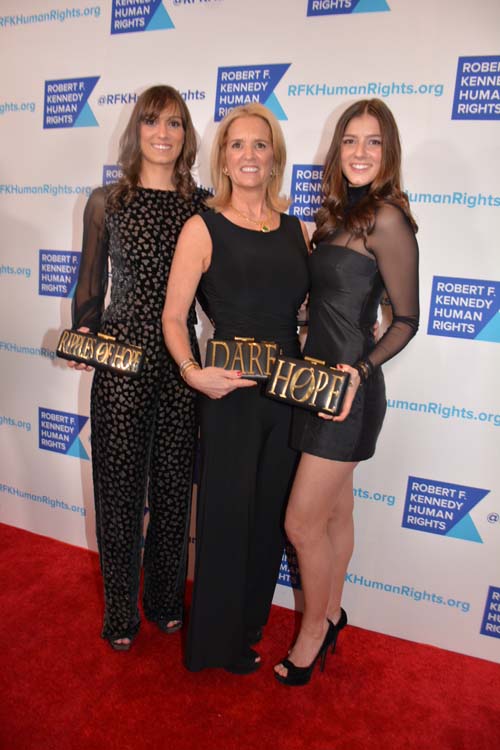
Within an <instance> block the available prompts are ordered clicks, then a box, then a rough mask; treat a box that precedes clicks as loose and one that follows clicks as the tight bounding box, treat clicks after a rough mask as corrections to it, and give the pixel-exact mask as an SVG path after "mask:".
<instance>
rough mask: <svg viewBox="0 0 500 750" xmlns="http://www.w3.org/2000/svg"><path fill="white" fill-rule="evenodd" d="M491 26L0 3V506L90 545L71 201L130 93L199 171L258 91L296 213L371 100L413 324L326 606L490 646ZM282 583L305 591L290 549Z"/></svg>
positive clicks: (496, 540) (373, 1) (494, 412)
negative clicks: (399, 207) (165, 125)
mask: <svg viewBox="0 0 500 750" xmlns="http://www.w3.org/2000/svg"><path fill="white" fill-rule="evenodd" d="M499 28H500V5H499V4H498V1H497V0H479V1H478V2H475V3H471V2H461V3H457V2H455V0H441V2H438V3H437V2H435V0H419V2H415V0H387V2H386V0H77V1H76V2H75V1H74V0H65V1H64V2H63V1H62V0H24V2H22V3H19V2H18V1H17V0H3V1H2V3H1V9H0V61H1V71H2V72H1V79H2V88H1V93H0V139H1V149H0V201H1V203H0V208H1V238H0V247H1V258H0V305H1V315H0V363H1V372H2V388H1V391H0V461H1V469H0V519H1V520H2V521H4V522H6V523H8V524H12V525H14V526H18V527H21V528H24V529H29V530H32V531H35V532H38V533H40V534H45V535H47V536H50V537H54V538H57V539H61V540H64V541H66V542H69V543H71V544H76V545H80V546H83V547H90V548H92V549H95V530H94V515H93V497H92V482H91V463H90V441H89V391H90V383H91V376H90V375H89V374H87V373H83V374H76V373H74V372H71V371H70V370H68V369H67V368H66V366H65V364H64V363H63V362H61V361H59V360H57V359H56V358H55V355H54V348H55V345H56V342H57V338H58V334H59V332H60V330H61V329H62V328H63V327H66V326H68V325H70V320H71V316H70V308H71V296H72V294H73V290H74V287H75V282H76V278H77V274H78V267H79V263H80V249H81V230H82V213H83V209H84V205H85V201H86V198H87V196H88V194H89V192H90V190H91V189H92V188H93V187H95V186H97V185H100V184H103V183H107V182H111V181H113V180H114V179H116V175H117V167H116V159H117V146H118V139H119V136H120V134H121V132H122V130H123V128H124V127H125V124H126V122H127V119H128V117H129V115H130V112H131V109H132V106H133V103H134V101H135V99H136V97H137V95H138V93H140V92H141V91H142V90H143V89H144V88H146V87H147V86H150V85H153V84H157V83H169V84H171V85H173V86H175V87H176V88H178V89H179V90H180V91H181V92H182V94H183V96H184V98H185V100H186V102H187V103H188V105H189V107H190V109H191V113H192V115H193V119H194V122H195V124H196V127H197V131H198V134H199V138H200V153H199V160H198V177H199V181H200V183H202V184H203V185H205V186H209V185H210V176H209V169H208V154H209V149H210V143H211V140H212V137H213V134H214V131H215V128H216V126H217V122H218V121H219V120H220V119H221V118H222V117H223V116H224V114H225V113H226V112H227V111H228V110H229V109H231V108H232V107H234V106H236V105H239V104H243V103H246V102H252V101H259V102H263V103H265V104H266V105H267V106H268V107H270V108H271V109H272V110H273V111H274V112H275V114H276V115H277V116H278V117H279V119H280V121H281V123H282V126H283V130H284V132H285V136H286V140H287V143H288V149H289V159H288V168H287V172H286V175H285V183H284V189H285V191H286V192H287V193H288V194H289V195H290V196H291V198H292V199H293V203H292V205H291V208H290V211H291V212H292V213H294V214H295V215H297V216H299V217H300V218H302V219H304V220H305V221H307V222H312V217H313V215H314V212H315V210H316V209H317V207H318V205H319V203H320V183H321V164H322V161H323V159H324V156H325V154H326V150H327V148H328V144H329V141H330V138H331V135H332V133H333V128H334V124H335V121H336V119H337V117H338V115H339V113H340V112H341V111H342V110H343V109H344V108H345V107H346V106H347V105H348V104H350V103H351V102H353V101H354V100H356V99H359V98H365V97H375V96H376V97H380V98H381V99H383V100H384V101H385V102H387V104H388V105H389V106H390V107H391V109H392V111H393V112H394V114H395V116H396V119H397V121H398V124H399V126H400V130H401V135H402V140H403V148H404V176H405V189H406V190H407V192H408V195H409V198H410V201H411V205H412V210H413V211H414V213H415V216H416V217H417V220H418V223H419V225H420V231H419V235H418V237H419V243H420V248H421V308H422V321H421V329H420V332H419V334H418V336H417V338H416V339H414V341H412V343H411V344H410V346H409V347H408V349H407V350H406V351H405V352H404V353H403V354H402V355H401V356H400V357H397V358H396V359H395V360H394V361H391V362H389V363H388V364H387V366H386V367H385V372H386V378H387V385H388V397H389V409H388V414H387V419H386V423H385V426H384V430H383V432H382V436H381V439H380V442H379V447H378V451H377V454H376V457H375V458H374V459H373V460H372V461H369V462H367V463H365V464H362V465H360V466H359V468H358V469H357V471H356V474H355V496H356V509H355V520H356V550H355V553H354V556H353V559H352V561H351V563H350V566H349V571H348V573H347V576H346V584H345V598H344V606H345V608H346V609H347V610H348V612H349V616H350V620H351V622H352V623H353V624H355V625H359V626H362V627H366V628H370V629H373V630H377V631H380V632H383V633H390V634H392V635H396V636H401V637H404V638H407V639H410V640H415V641H421V642H426V643H432V644H435V645H437V646H441V647H443V648H447V649H452V650H455V651H458V652H462V653H467V654H472V655H475V656H479V657H483V658H486V659H491V660H493V661H500V649H499V639H500V496H499V492H500V480H499V475H500V472H499V462H500V452H499V435H500V398H499V390H498V369H499V368H498V365H499V358H498V357H499V351H500V350H499V342H500V315H499V303H500V281H499V278H500V276H499V262H498V258H499V250H498V237H499V233H500V226H499V216H500V189H499V184H500V183H499V180H498V164H499V163H500V162H499V143H500V137H499V136H500V129H499V122H498V121H499V120H500V35H499ZM309 226H310V228H311V229H312V226H313V225H312V223H310V224H309ZM278 584H279V585H278V586H277V589H276V596H275V601H276V602H277V603H279V604H282V605H284V606H288V607H294V606H297V607H300V605H301V600H300V596H301V594H300V578H299V573H298V570H297V565H296V561H295V559H294V557H293V554H292V553H291V552H290V553H289V555H287V554H285V555H284V557H283V564H282V569H281V572H280V577H279V581H278Z"/></svg>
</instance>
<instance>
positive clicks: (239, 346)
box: [229, 341, 248, 372]
mask: <svg viewBox="0 0 500 750" xmlns="http://www.w3.org/2000/svg"><path fill="white" fill-rule="evenodd" d="M243 344H244V342H243V341H237V342H236V346H235V347H234V356H233V361H232V362H231V367H230V368H229V369H230V370H242V371H243V372H248V369H247V368H245V362H244V359H243ZM236 362H239V363H240V366H239V367H236Z"/></svg>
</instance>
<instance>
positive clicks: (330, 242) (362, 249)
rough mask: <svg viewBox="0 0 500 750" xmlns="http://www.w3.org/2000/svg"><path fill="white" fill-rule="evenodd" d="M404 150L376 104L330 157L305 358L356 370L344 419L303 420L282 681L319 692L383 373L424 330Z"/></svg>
mask: <svg viewBox="0 0 500 750" xmlns="http://www.w3.org/2000/svg"><path fill="white" fill-rule="evenodd" d="M400 164H401V149H400V142H399V135H398V130H397V126H396V123H395V121H394V118H393V116H392V114H391V112H390V110H389V109H388V108H387V106H386V105H385V104H384V103H383V102H382V101H380V100H378V99H371V100H363V101H359V102H357V103H355V104H353V105H351V106H350V107H349V108H348V109H347V110H346V112H344V114H343V115H342V116H341V118H340V120H339V122H338V124H337V127H336V129H335V133H334V136H333V140H332V143H331V146H330V149H329V151H328V154H327V157H326V164H325V169H324V175H323V191H324V196H325V198H324V202H323V207H322V208H321V209H320V211H318V214H317V217H316V225H317V227H316V231H315V233H314V235H313V245H314V250H313V252H312V255H311V256H310V272H311V291H310V302H309V333H308V338H307V342H306V346H305V349H304V354H306V355H309V356H312V357H315V358H318V359H323V360H326V362H327V363H330V364H337V366H339V367H341V368H342V369H344V370H346V371H348V372H349V373H350V376H351V380H350V388H349V389H348V391H347V397H346V399H345V402H344V406H343V409H342V412H341V414H340V415H339V416H338V417H333V418H331V417H328V416H326V415H323V419H321V418H318V417H317V416H315V415H313V414H311V413H309V412H305V411H300V410H296V413H295V414H294V423H293V432H292V441H291V444H292V446H293V447H294V448H295V449H296V450H300V451H302V456H301V459H300V463H299V466H298V469H297V474H296V477H295V481H294V485H293V489H292V493H291V495H290V501H289V504H288V509H287V515H286V524H285V526H286V532H287V535H288V538H289V539H290V541H291V542H292V544H293V545H294V546H295V548H296V550H297V555H298V560H299V568H300V575H301V581H302V587H303V591H304V603H305V606H304V614H303V617H302V623H301V628H300V632H299V635H298V637H297V640H296V642H295V644H294V645H293V647H292V649H291V651H290V653H289V655H288V657H287V658H286V659H284V660H283V661H282V662H281V663H280V664H278V665H277V666H276V667H275V677H276V678H277V679H278V680H279V681H280V682H283V683H285V684H288V685H303V684H305V683H306V682H308V681H309V679H310V677H311V673H312V670H313V667H314V665H315V663H316V661H317V660H318V659H320V660H321V666H323V664H324V659H325V657H326V652H327V649H328V647H330V646H331V647H332V650H333V647H334V646H335V643H336V640H337V635H338V633H339V631H340V630H341V629H342V628H343V627H344V626H345V624H346V623H347V617H346V614H345V612H344V610H343V609H342V608H341V606H340V603H341V595H342V589H343V584H344V577H345V573H346V571H347V566H348V563H349V560H350V558H351V554H352V549H353V541H354V533H353V520H352V510H353V471H354V468H355V466H356V464H357V462H358V461H364V460H366V459H368V458H370V457H371V456H372V455H373V453H374V451H375V444H376V441H377V437H378V434H379V432H380V429H381V427H382V422H383V419H384V415H385V410H386V400H385V386H384V378H383V374H382V370H381V365H382V364H383V363H384V362H386V361H387V360H388V359H390V358H391V357H393V356H394V355H395V354H397V353H398V352H399V351H400V350H401V349H403V347H404V346H406V344H407V343H408V342H409V340H410V339H411V338H412V336H414V335H415V333H416V331H417V328H418V316H419V305H418V246H417V242H416V239H415V232H416V229H417V227H416V224H415V221H414V219H413V217H412V215H411V212H410V209H409V205H408V200H407V198H406V195H405V194H404V193H403V192H402V191H401V180H400ZM384 287H385V289H386V290H387V294H388V297H389V299H390V303H391V306H392V311H393V320H392V323H391V325H390V327H389V328H388V330H387V331H386V333H385V334H384V335H383V336H382V338H381V339H380V340H379V341H378V342H377V343H376V342H375V341H374V338H373V331H372V329H373V325H374V323H375V321H376V318H377V309H378V306H379V303H380V300H381V296H382V292H383V290H384Z"/></svg>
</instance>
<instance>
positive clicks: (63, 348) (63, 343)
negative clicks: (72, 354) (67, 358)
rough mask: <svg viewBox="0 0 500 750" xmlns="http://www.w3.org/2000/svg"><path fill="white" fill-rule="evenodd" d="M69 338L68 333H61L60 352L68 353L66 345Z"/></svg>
mask: <svg viewBox="0 0 500 750" xmlns="http://www.w3.org/2000/svg"><path fill="white" fill-rule="evenodd" d="M69 336H70V333H69V331H63V333H62V336H61V341H60V343H59V348H60V350H61V351H62V352H65V353H67V352H68V349H67V347H66V344H67V342H68V339H69Z"/></svg>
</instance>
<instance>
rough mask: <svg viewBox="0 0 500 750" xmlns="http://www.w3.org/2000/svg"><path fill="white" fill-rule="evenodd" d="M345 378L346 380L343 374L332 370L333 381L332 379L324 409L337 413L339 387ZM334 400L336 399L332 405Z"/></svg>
mask: <svg viewBox="0 0 500 750" xmlns="http://www.w3.org/2000/svg"><path fill="white" fill-rule="evenodd" d="M343 380H344V378H343V376H340V375H336V374H335V373H333V372H332V375H331V381H330V389H329V391H328V394H327V397H326V401H325V407H324V410H325V411H329V412H330V413H331V414H334V413H335V409H336V402H337V398H338V396H339V389H338V387H340V386H341V385H342V381H343ZM335 389H337V390H335ZM332 400H334V404H333V406H332Z"/></svg>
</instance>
